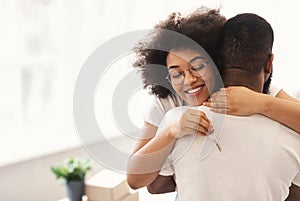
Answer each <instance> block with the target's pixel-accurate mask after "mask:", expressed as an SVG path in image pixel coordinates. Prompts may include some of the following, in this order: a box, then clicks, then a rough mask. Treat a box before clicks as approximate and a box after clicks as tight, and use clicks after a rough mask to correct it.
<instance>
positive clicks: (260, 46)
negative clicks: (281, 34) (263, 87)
mask: <svg viewBox="0 0 300 201" xmlns="http://www.w3.org/2000/svg"><path fill="white" fill-rule="evenodd" d="M221 41H222V44H221V49H220V61H221V65H222V67H223V68H225V69H226V68H241V69H244V70H246V71H248V72H251V73H252V74H257V73H259V72H261V70H262V69H263V68H264V66H265V65H266V62H267V61H268V59H269V57H270V56H271V54H272V46H273V41H274V34H273V29H272V27H271V25H270V24H269V23H268V22H267V21H266V20H265V19H264V18H262V17H260V16H258V15H256V14H252V13H244V14H239V15H237V16H235V17H233V18H231V19H229V20H228V21H227V22H226V23H225V25H224V28H223V34H222V40H221Z"/></svg>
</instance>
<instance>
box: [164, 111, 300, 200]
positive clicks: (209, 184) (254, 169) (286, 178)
mask: <svg viewBox="0 0 300 201" xmlns="http://www.w3.org/2000/svg"><path fill="white" fill-rule="evenodd" d="M186 108H187V107H177V108H174V109H171V110H170V111H169V112H168V113H167V114H166V117H165V118H164V119H163V120H162V122H163V125H160V126H159V129H160V128H161V127H163V126H164V125H165V123H166V122H168V121H172V119H171V120H169V119H168V118H171V117H172V118H176V117H178V116H179V115H180V114H179V113H181V112H182V110H184V109H186ZM197 109H200V110H202V111H204V112H205V113H206V114H207V116H208V118H212V119H215V120H216V121H212V124H213V126H214V129H215V131H214V134H213V135H211V136H209V137H206V136H195V135H189V136H186V137H183V138H180V139H178V140H177V141H176V143H175V146H174V148H173V151H172V152H171V154H170V155H169V157H168V159H167V160H166V163H168V164H170V165H171V166H170V167H168V168H165V169H164V170H162V171H161V174H162V175H173V174H174V172H175V181H176V184H177V191H178V198H177V200H178V201H200V200H204V201H254V200H255V201H283V200H285V199H286V197H287V196H288V194H289V187H290V185H291V183H294V184H295V185H298V186H300V135H299V134H297V133H296V132H294V131H292V130H291V129H289V128H287V127H285V126H283V125H281V124H280V123H277V122H275V121H273V120H271V119H268V118H266V117H264V116H261V115H252V116H249V117H237V116H230V115H222V114H216V113H212V112H210V111H209V109H208V108H206V107H204V106H200V107H198V108H197ZM214 139H217V140H218V142H219V144H220V145H221V147H222V150H221V151H219V150H218V149H217V148H216V146H215V140H214ZM206 145H209V146H210V145H212V146H213V147H212V149H204V148H205V147H206V148H207V146H206ZM207 150H208V152H207ZM203 152H207V153H204V154H203ZM201 155H202V156H203V155H204V156H205V157H202V156H201Z"/></svg>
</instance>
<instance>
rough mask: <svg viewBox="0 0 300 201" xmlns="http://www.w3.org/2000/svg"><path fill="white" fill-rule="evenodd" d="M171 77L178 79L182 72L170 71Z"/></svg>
mask: <svg viewBox="0 0 300 201" xmlns="http://www.w3.org/2000/svg"><path fill="white" fill-rule="evenodd" d="M170 75H171V77H172V78H174V79H178V78H180V77H181V75H182V73H170Z"/></svg>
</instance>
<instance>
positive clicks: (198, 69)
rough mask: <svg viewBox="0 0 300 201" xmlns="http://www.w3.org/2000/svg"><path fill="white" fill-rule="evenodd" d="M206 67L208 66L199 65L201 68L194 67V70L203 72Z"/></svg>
mask: <svg viewBox="0 0 300 201" xmlns="http://www.w3.org/2000/svg"><path fill="white" fill-rule="evenodd" d="M205 66H206V64H201V65H199V66H197V67H194V68H193V70H195V71H200V70H202V69H203V68H204V67H205Z"/></svg>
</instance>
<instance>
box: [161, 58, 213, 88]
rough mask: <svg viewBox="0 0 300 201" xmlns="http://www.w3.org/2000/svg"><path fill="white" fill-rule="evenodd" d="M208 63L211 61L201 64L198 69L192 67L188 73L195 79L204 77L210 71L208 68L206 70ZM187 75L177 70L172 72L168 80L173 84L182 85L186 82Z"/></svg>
mask: <svg viewBox="0 0 300 201" xmlns="http://www.w3.org/2000/svg"><path fill="white" fill-rule="evenodd" d="M208 63H209V61H206V62H204V63H201V64H200V65H198V66H197V67H192V68H190V69H187V71H189V73H190V75H192V76H193V77H203V76H204V75H205V74H206V73H207V72H208V70H209V69H208V68H206V66H207V65H208ZM185 75H186V74H185V72H184V71H181V72H178V71H175V70H170V71H169V74H168V75H167V77H166V79H167V80H168V81H169V82H170V83H171V84H182V83H183V82H184V79H185Z"/></svg>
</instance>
